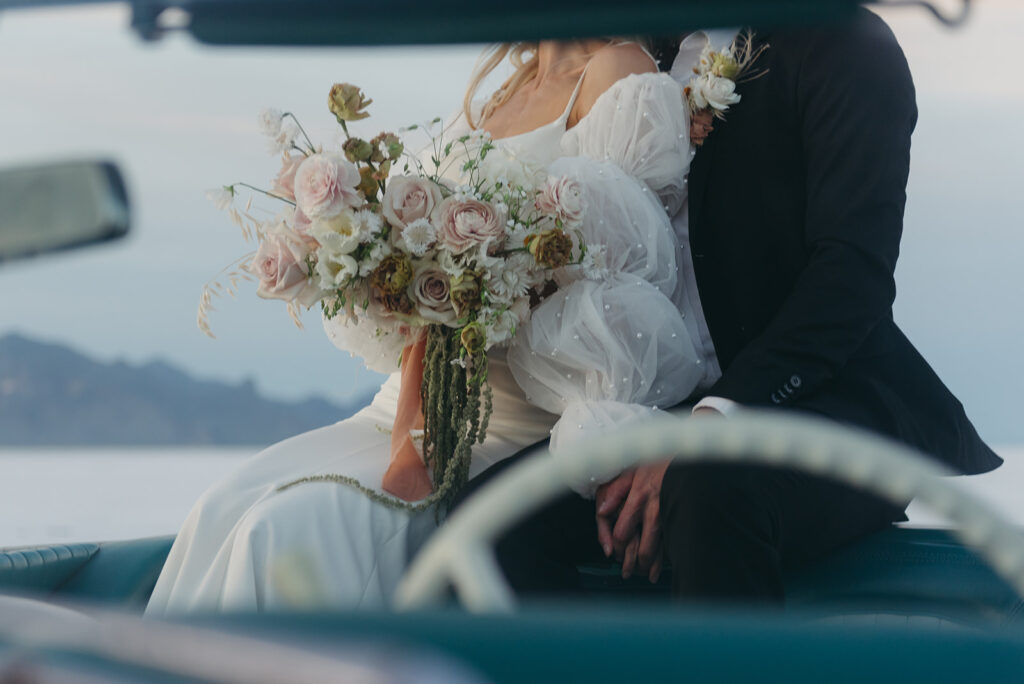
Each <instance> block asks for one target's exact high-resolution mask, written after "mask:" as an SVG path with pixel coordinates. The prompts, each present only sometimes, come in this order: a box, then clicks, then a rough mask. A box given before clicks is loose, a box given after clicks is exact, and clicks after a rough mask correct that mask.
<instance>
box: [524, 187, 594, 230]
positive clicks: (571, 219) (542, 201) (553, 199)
mask: <svg viewBox="0 0 1024 684" xmlns="http://www.w3.org/2000/svg"><path fill="white" fill-rule="evenodd" d="M535 204H536V206H537V209H538V211H542V212H544V213H545V214H553V215H555V216H557V217H558V218H559V219H561V220H562V223H565V224H568V225H575V224H577V223H579V222H580V221H582V220H583V212H584V209H585V206H584V201H583V190H582V189H581V188H580V184H579V183H577V182H576V181H575V180H574V179H572V178H568V177H566V176H560V177H558V178H554V177H548V179H547V181H546V182H545V183H544V187H543V188H542V189H541V191H540V194H538V195H537V200H536V202H535Z"/></svg>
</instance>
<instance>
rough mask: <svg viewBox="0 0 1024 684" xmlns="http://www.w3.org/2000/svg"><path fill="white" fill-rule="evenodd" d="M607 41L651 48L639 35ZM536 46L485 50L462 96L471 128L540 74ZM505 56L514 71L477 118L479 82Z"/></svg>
mask: <svg viewBox="0 0 1024 684" xmlns="http://www.w3.org/2000/svg"><path fill="white" fill-rule="evenodd" d="M608 42H609V44H612V45H614V44H616V43H638V44H639V45H640V46H641V47H643V49H644V50H647V49H648V47H647V44H648V41H647V40H645V39H643V38H639V37H637V38H618V39H614V38H608ZM537 46H538V43H537V42H536V41H534V42H520V43H499V44H497V45H493V46H491V47H489V48H486V49H485V50H484V52H483V53H482V54H481V55H480V58H479V59H477V62H476V67H475V68H474V69H473V75H472V76H471V77H470V79H469V86H468V87H467V88H466V96H465V98H463V100H462V111H463V112H464V113H465V115H466V121H467V122H469V126H470V128H473V129H476V128H478V127H480V126H481V125H483V123H484V122H485V121H487V118H488V117H490V115H491V114H492V113H493V112H494V110H495V109H497V108H498V107H500V106H501V105H503V104H505V103H506V102H508V101H509V99H510V98H511V97H512V96H513V95H515V93H516V91H518V90H519V89H520V88H522V87H523V86H524V85H525V84H526V83H528V82H529V81H530V79H532V78H533V77H535V76H536V75H537V70H538V60H537ZM506 57H508V60H509V62H511V63H512V66H513V67H514V68H515V71H513V72H512V75H511V76H509V77H508V78H507V79H506V80H505V82H504V83H502V84H501V87H500V88H498V89H497V90H496V91H494V94H493V95H491V97H490V98H489V99H488V100H487V103H486V104H484V107H483V109H482V110H481V111H480V118H479V119H474V117H473V98H474V97H475V96H476V93H477V90H479V89H480V84H481V83H483V82H484V79H486V78H487V77H488V76H489V75H490V74H491V72H492V71H494V70H495V69H496V68H497V67H498V65H499V64H501V63H502V62H503V61H504V60H505V58H506Z"/></svg>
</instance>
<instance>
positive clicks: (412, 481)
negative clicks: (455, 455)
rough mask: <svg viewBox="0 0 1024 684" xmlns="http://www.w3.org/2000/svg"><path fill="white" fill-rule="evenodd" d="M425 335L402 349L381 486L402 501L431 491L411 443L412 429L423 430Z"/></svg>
mask: <svg viewBox="0 0 1024 684" xmlns="http://www.w3.org/2000/svg"><path fill="white" fill-rule="evenodd" d="M426 351H427V336H426V335H422V336H421V337H420V339H419V340H418V341H416V342H414V343H413V344H410V345H409V346H407V347H406V348H405V349H403V350H402V383H401V386H400V387H399V389H398V410H397V411H396V413H395V424H394V425H393V426H392V430H391V463H390V465H388V469H387V471H386V472H385V473H384V478H383V480H382V481H381V488H382V489H383V490H384V491H385V492H388V493H389V494H393V495H395V496H397V497H398V498H399V499H404V500H405V501H419V500H420V499H422V498H424V497H426V496H427V495H429V494H430V493H431V492H432V491H434V486H433V484H431V482H430V475H429V474H428V473H427V466H426V465H425V464H424V463H423V457H422V456H421V455H420V451H419V449H417V448H416V444H415V443H414V442H413V436H412V434H411V431H412V430H422V429H423V397H422V393H421V389H422V386H423V357H424V356H425V355H426Z"/></svg>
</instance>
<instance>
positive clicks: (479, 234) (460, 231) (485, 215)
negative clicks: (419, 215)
mask: <svg viewBox="0 0 1024 684" xmlns="http://www.w3.org/2000/svg"><path fill="white" fill-rule="evenodd" d="M432 218H433V223H434V225H435V226H437V239H438V241H439V242H440V243H441V244H442V245H444V246H445V247H447V248H448V249H449V250H451V251H452V252H453V253H454V254H461V253H462V252H465V251H466V250H468V249H470V248H471V247H475V246H476V245H482V244H487V243H490V244H491V249H492V250H493V249H500V248H501V246H502V243H503V241H504V239H505V215H504V214H503V213H502V212H499V211H498V210H497V209H496V208H495V207H494V205H493V204H490V203H488V202H481V201H480V200H475V199H464V200H460V199H456V198H455V197H454V196H453V197H449V198H448V199H446V200H444V201H443V202H441V204H440V205H438V207H437V209H435V210H434V214H433V217H432Z"/></svg>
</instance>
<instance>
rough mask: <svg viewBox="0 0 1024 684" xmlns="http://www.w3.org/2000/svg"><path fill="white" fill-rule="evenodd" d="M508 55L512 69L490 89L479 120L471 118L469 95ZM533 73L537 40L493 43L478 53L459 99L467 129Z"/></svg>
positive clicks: (503, 100) (472, 126)
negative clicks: (464, 91) (466, 84)
mask: <svg viewBox="0 0 1024 684" xmlns="http://www.w3.org/2000/svg"><path fill="white" fill-rule="evenodd" d="M506 57H508V59H509V61H510V62H511V63H512V66H513V67H515V71H514V72H512V75H511V76H509V77H508V79H506V80H505V82H504V83H502V84H501V87H500V88H498V89H497V90H496V91H494V94H493V95H491V97H490V99H489V100H488V101H487V104H485V105H484V108H483V110H482V111H481V112H480V119H479V120H474V118H473V98H474V97H475V96H476V91H477V90H479V89H480V84H481V83H483V82H484V79H485V78H487V77H488V76H489V75H490V74H491V72H492V71H494V70H495V69H496V68H497V67H498V65H499V64H501V63H502V62H503V61H505V58H506ZM536 75H537V43H536V42H523V43H499V44H497V45H493V46H491V47H489V48H487V49H486V50H484V52H483V53H482V54H481V55H480V58H479V59H478V60H477V62H476V67H475V68H474V69H473V75H472V76H471V77H470V79H469V87H468V88H467V89H466V97H465V98H464V99H463V101H462V108H463V111H464V112H465V114H466V121H468V122H469V126H470V128H474V129H475V128H477V127H478V126H480V125H481V124H482V123H483V122H484V121H486V120H487V117H489V116H490V115H491V113H492V112H493V111H494V110H495V109H497V108H498V107H500V106H501V105H503V104H505V103H506V102H508V100H509V98H510V97H512V96H513V95H514V94H515V93H516V91H517V90H519V89H520V88H522V87H523V85H524V84H525V83H527V82H528V81H529V80H530V79H532V78H533V77H534V76H536Z"/></svg>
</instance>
